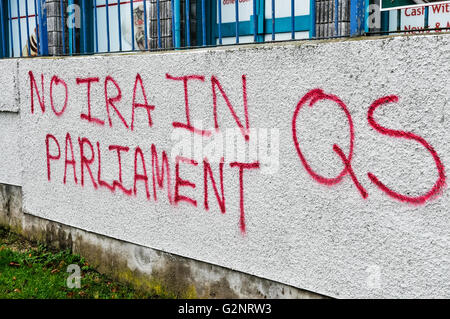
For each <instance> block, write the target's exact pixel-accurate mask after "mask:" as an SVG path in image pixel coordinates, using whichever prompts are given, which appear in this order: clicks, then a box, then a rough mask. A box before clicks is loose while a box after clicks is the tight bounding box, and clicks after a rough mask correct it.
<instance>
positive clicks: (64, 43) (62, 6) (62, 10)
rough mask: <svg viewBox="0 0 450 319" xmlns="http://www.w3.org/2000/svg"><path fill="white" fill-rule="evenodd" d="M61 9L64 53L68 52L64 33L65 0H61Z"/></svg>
mask: <svg viewBox="0 0 450 319" xmlns="http://www.w3.org/2000/svg"><path fill="white" fill-rule="evenodd" d="M59 11H61V39H62V52H63V54H66V37H65V35H64V0H60V1H59Z"/></svg>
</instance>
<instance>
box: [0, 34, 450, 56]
mask: <svg viewBox="0 0 450 319" xmlns="http://www.w3.org/2000/svg"><path fill="white" fill-rule="evenodd" d="M446 36H450V32H440V33H433V34H391V35H380V36H370V37H367V36H358V37H336V38H327V39H303V40H286V41H275V42H263V43H245V44H244V43H243V44H237V45H236V44H230V45H220V46H208V47H191V48H180V49H167V50H164V49H163V50H155V51H122V52H99V53H94V54H78V55H72V56H69V55H65V56H40V57H32V58H7V59H2V60H0V62H1V61H17V60H21V61H22V60H28V59H47V60H59V59H70V58H85V57H108V56H111V57H117V56H133V55H153V54H157V55H159V54H192V53H194V54H195V53H199V52H205V51H238V50H250V49H266V48H273V47H282V46H291V47H292V46H294V47H295V46H297V47H301V46H305V45H321V44H326V43H336V42H353V41H376V40H389V39H409V38H418V37H428V38H438V37H446Z"/></svg>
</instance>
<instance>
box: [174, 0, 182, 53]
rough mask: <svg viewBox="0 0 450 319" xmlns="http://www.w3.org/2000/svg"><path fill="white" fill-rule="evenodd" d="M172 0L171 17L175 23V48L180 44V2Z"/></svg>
mask: <svg viewBox="0 0 450 319" xmlns="http://www.w3.org/2000/svg"><path fill="white" fill-rule="evenodd" d="M172 1H174V2H175V3H174V5H173V19H174V21H175V22H174V25H175V34H174V37H175V48H179V47H180V46H181V19H180V12H181V11H180V9H181V3H180V0H172Z"/></svg>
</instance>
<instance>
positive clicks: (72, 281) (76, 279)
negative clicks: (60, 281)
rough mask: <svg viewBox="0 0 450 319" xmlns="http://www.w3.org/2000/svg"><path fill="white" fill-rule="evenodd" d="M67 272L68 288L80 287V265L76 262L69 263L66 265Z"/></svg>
mask: <svg viewBox="0 0 450 319" xmlns="http://www.w3.org/2000/svg"><path fill="white" fill-rule="evenodd" d="M67 272H68V273H70V275H69V277H67V287H68V288H71V289H72V288H78V289H80V288H81V269H80V266H78V265H76V264H71V265H69V266H68V267H67Z"/></svg>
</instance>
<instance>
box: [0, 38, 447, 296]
mask: <svg viewBox="0 0 450 319" xmlns="http://www.w3.org/2000/svg"><path fill="white" fill-rule="evenodd" d="M0 69H1V72H0V84H1V87H2V89H1V90H0V131H1V134H0V149H1V153H0V160H1V162H2V164H1V166H0V182H2V183H6V184H14V185H19V186H22V188H23V196H24V199H23V200H24V202H23V209H24V211H25V212H26V213H28V214H32V215H35V216H39V217H42V218H45V219H49V220H53V221H57V222H60V223H63V224H66V225H69V226H73V227H76V228H80V229H83V230H87V231H91V232H94V233H98V234H102V235H106V236H109V237H113V238H117V239H120V240H123V241H128V242H132V243H136V244H140V245H144V246H147V247H151V248H155V249H158V250H162V251H166V252H169V253H173V254H177V255H181V256H185V257H188V258H192V259H196V260H200V261H204V262H207V263H212V264H216V265H220V266H224V267H226V268H230V269H233V270H237V271H241V272H245V273H248V274H252V275H256V276H259V277H263V278H267V279H270V280H274V281H278V282H281V283H284V284H288V285H292V286H295V287H299V288H302V289H306V290H310V291H313V292H316V293H320V294H324V295H328V296H332V297H449V295H450V214H449V208H448V207H450V193H449V191H448V189H447V187H446V175H445V174H446V172H447V171H448V167H450V143H449V141H450V134H449V133H448V132H449V129H448V128H449V124H450V123H449V119H450V104H449V100H450V83H449V75H450V36H449V35H432V36H409V37H393V38H380V39H367V40H347V41H328V42H300V43H284V44H275V45H263V46H248V47H227V48H218V49H212V50H209V49H208V50H206V49H203V50H194V51H182V52H169V53H157V54H153V53H150V54H128V55H113V56H92V57H73V58H51V59H50V58H38V59H23V60H1V61H0ZM138 74H139V76H140V79H142V86H143V88H144V91H145V98H144V92H143V89H142V87H141V84H140V83H141V82H140V81H139V77H138V76H137V75H138ZM193 75H195V76H194V77H192V76H193ZM186 76H190V77H189V78H188V77H186ZM183 77H185V78H184V79H185V80H184V81H183ZM87 78H90V80H86V79H87ZM136 78H138V80H136ZM42 79H43V82H42ZM77 79H78V80H77ZM87 81H91V82H90V95H89V99H88V94H87V92H88V84H87V83H86V82H87ZM185 83H186V86H185V85H184V84H185ZM185 87H186V89H187V91H186V95H185V90H184V88H185ZM119 90H120V92H119ZM66 94H67V95H66ZM186 96H187V97H188V103H189V115H187V114H186V106H185V102H186V101H185V97H186ZM224 96H226V98H225V97H224ZM145 99H146V100H147V104H148V105H151V106H148V107H147V108H148V110H149V113H147V109H146V108H145V107H143V106H142V105H144V104H145ZM88 100H89V102H88ZM133 101H134V103H135V104H134V105H135V108H133ZM88 103H89V104H90V118H89V109H88ZM214 105H216V108H215V107H214ZM245 109H247V111H248V112H247V114H248V117H247V118H246V112H245ZM19 110H20V112H19V113H17V112H18V111H19ZM133 110H134V121H133V129H131V125H132V118H133ZM371 113H373V114H372V115H373V116H372V115H371ZM82 114H84V115H82ZM148 114H150V118H149V116H148ZM233 114H234V116H233ZM187 117H188V118H189V122H188V119H187ZM216 122H217V125H215V123H216ZM174 123H175V124H174ZM176 123H181V124H176ZM188 124H190V125H188ZM239 126H241V128H242V129H240V128H239ZM247 126H248V128H249V130H248V131H247V130H246V128H247ZM201 130H203V131H201ZM202 132H203V134H201V133H202ZM233 133H234V138H235V140H232V139H231V137H232V136H231V135H232V134H233ZM246 133H248V134H249V138H248V139H247V140H246V139H245V138H244V135H245V134H246ZM221 136H222V137H223V141H224V142H223V144H224V145H223V147H222V149H221V148H220V147H218V145H219V144H218V141H220V137H221ZM227 137H228V138H227ZM266 137H267V138H266ZM230 141H231V142H230ZM114 145H116V146H114ZM231 145H233V146H234V147H232V146H231ZM334 145H335V146H334ZM117 146H120V147H121V148H120V150H121V151H120V152H119V151H117V149H118V147H117ZM152 147H153V148H154V150H156V152H157V155H158V158H157V160H158V164H159V167H156V166H154V165H152V163H156V161H154V162H152V159H153V160H155V159H156V158H155V156H152ZM333 147H334V149H333ZM233 150H234V151H233ZM237 150H241V151H237ZM163 151H165V152H166V154H167V157H168V165H167V166H164V168H165V174H166V173H167V167H168V168H169V170H170V187H169V188H168V185H167V175H164V181H163V182H162V186H163V187H162V188H160V187H159V184H158V177H161V176H160V175H158V174H157V173H158V171H157V169H158V168H159V172H160V171H161V164H162V154H163ZM118 153H120V163H121V165H120V168H119V157H118ZM339 154H340V155H339ZM153 155H154V154H153ZM177 155H180V156H181V155H182V156H183V158H181V159H180V157H178V158H177ZM234 155H236V156H234ZM222 156H223V157H224V159H223V164H221V157H222ZM143 163H145V169H144V167H143ZM99 164H100V166H101V167H100V169H99ZM209 167H210V168H211V170H209ZM221 170H222V172H223V183H221V180H220V172H221ZM369 173H370V174H369ZM120 175H121V176H120ZM211 175H212V176H213V177H214V180H215V187H216V189H214V187H213V184H212V179H211ZM75 176H76V177H75ZM64 178H65V180H64ZM205 180H206V183H207V187H206V188H205ZM380 183H383V185H385V186H382V185H381V184H380ZM113 185H115V188H114V187H113ZM222 185H223V193H222V187H221V186H222ZM154 186H155V189H154ZM113 188H114V189H113ZM147 189H148V191H147ZM206 190H207V191H206ZM206 193H207V200H206ZM155 194H156V196H155ZM222 194H223V197H222ZM223 198H224V202H223V203H222V199H223ZM221 205H222V209H221ZM206 207H208V208H209V209H207V208H206ZM222 210H223V211H224V212H222Z"/></svg>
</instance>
